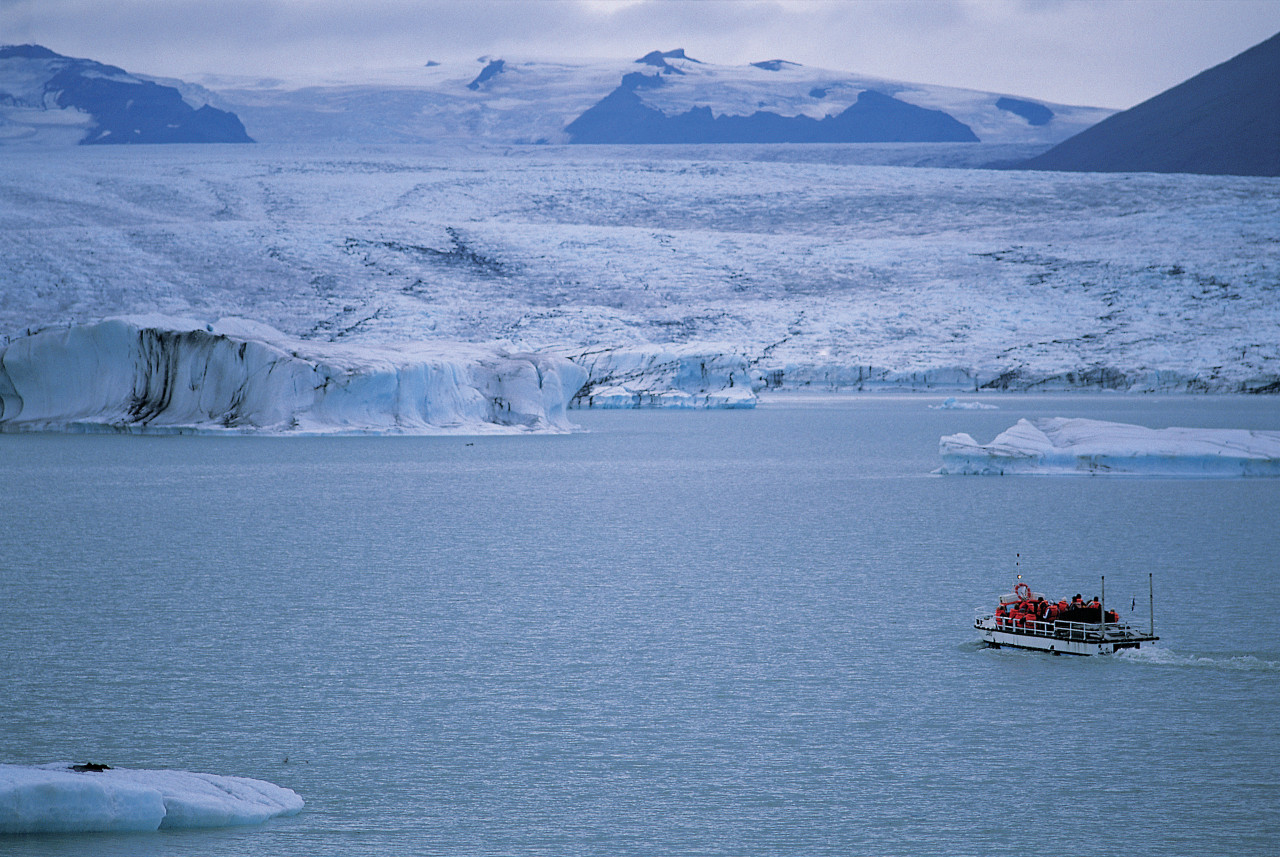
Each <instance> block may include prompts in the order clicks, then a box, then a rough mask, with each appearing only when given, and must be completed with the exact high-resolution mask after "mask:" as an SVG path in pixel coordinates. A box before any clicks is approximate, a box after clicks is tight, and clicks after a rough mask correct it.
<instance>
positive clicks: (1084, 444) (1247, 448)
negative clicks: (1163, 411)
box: [938, 417, 1280, 477]
mask: <svg viewBox="0 0 1280 857" xmlns="http://www.w3.org/2000/svg"><path fill="white" fill-rule="evenodd" d="M938 451H939V453H940V454H941V455H942V461H943V465H942V469H941V470H940V471H939V472H941V473H945V474H970V475H983V476H987V475H1004V474H1017V473H1026V474H1085V475H1091V474H1105V473H1113V474H1145V475H1152V476H1218V477H1222V476H1280V432H1272V431H1246V430H1243V429H1200V428H1166V429H1150V428H1146V427H1144V426H1136V425H1129V424H1127V423H1112V422H1104V421H1101V420H1086V419H1067V418H1063V417H1053V418H1047V419H1035V420H1018V422H1017V424H1016V425H1014V426H1013V427H1012V428H1009V429H1007V430H1006V431H1003V432H1001V433H1000V434H999V435H997V436H996V439H995V440H993V441H992V442H991V443H989V444H985V445H984V444H980V443H978V442H977V441H975V440H974V439H973V438H972V437H970V436H969V435H967V434H952V435H947V436H945V437H943V438H942V440H941V441H940V442H939V446H938Z"/></svg>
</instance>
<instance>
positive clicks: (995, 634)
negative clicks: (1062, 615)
mask: <svg viewBox="0 0 1280 857" xmlns="http://www.w3.org/2000/svg"><path fill="white" fill-rule="evenodd" d="M1010 624H1012V623H1010V622H1008V620H1005V621H1004V622H1003V623H1002V626H1008V625H1010ZM1035 624H1036V625H1038V626H1039V627H1038V628H1037V629H1036V630H1022V629H1016V628H1015V629H1012V630H1006V629H1005V627H1002V626H998V625H997V620H996V618H995V617H994V616H982V617H979V618H978V619H977V620H975V621H974V623H973V627H974V628H976V629H977V630H978V634H979V636H980V637H981V638H982V642H984V643H986V644H987V645H988V646H990V647H992V648H1000V647H1002V646H1007V647H1009V648H1013V649H1031V650H1033V651H1037V652H1050V653H1052V654H1055V655H1109V654H1112V653H1113V652H1116V651H1117V650H1119V649H1137V648H1141V646H1142V644H1143V643H1147V642H1151V641H1153V640H1158V639H1160V638H1159V637H1155V636H1152V635H1150V634H1142V633H1139V632H1136V631H1134V630H1133V629H1132V628H1130V627H1129V626H1127V625H1120V624H1118V623H1108V624H1107V625H1106V626H1105V629H1104V628H1103V627H1102V626H1098V625H1092V626H1081V625H1079V624H1077V623H1071V627H1061V628H1057V629H1055V628H1053V626H1052V625H1050V624H1048V623H1043V622H1038V623H1035Z"/></svg>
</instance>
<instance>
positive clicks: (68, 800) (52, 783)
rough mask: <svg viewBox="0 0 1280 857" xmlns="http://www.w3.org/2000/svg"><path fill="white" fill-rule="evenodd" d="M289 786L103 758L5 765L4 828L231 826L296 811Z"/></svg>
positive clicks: (0, 788)
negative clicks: (106, 762) (112, 763)
mask: <svg viewBox="0 0 1280 857" xmlns="http://www.w3.org/2000/svg"><path fill="white" fill-rule="evenodd" d="M302 806H303V801H302V798H300V797H298V795H297V793H295V792H294V791H292V790H291V789H286V788H282V787H281V786H277V785H273V784H272V783H268V782H265V781H263V780H252V779H248V778H247V777H225V776H219V775H216V774H197V773H192V772H190V771H148V770H140V769H128V768H108V767H106V766H103V765H76V766H72V765H71V764H69V763H66V762H57V763H54V764H50V765H35V766H28V765H0V833H105V832H120V831H140V830H158V829H160V828H184V827H188V828H190V827H233V826H239V825H246V824H260V823H261V822H263V821H266V820H267V819H269V818H274V817H276V816H281V815H295V814H296V813H298V812H299V811H300V810H301V809H302Z"/></svg>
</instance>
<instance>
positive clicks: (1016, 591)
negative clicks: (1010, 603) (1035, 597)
mask: <svg viewBox="0 0 1280 857" xmlns="http://www.w3.org/2000/svg"><path fill="white" fill-rule="evenodd" d="M1024 589H1025V590H1027V591H1026V594H1025V595H1024V594H1023V592H1022V590H1024ZM1013 594H1014V595H1016V596H1018V597H1019V598H1021V599H1023V600H1024V601H1025V600H1027V599H1029V598H1030V597H1031V587H1030V586H1027V585H1026V584H1025V583H1019V584H1017V585H1015V586H1014V587H1013Z"/></svg>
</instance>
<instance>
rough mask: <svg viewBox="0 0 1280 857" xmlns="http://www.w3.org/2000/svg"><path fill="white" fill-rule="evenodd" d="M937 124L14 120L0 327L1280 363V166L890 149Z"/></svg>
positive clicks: (852, 381)
mask: <svg viewBox="0 0 1280 857" xmlns="http://www.w3.org/2000/svg"><path fill="white" fill-rule="evenodd" d="M927 148H928V147H927V146H926V147H923V148H922V147H921V146H919V145H917V146H914V147H912V146H901V147H896V148H895V147H886V146H879V147H877V146H868V147H866V148H865V149H864V150H859V149H858V147H848V146H750V145H744V146H719V147H696V146H651V147H643V146H636V147H613V146H590V147H582V146H579V147H572V148H570V147H561V146H523V147H520V146H513V147H501V146H482V145H456V146H437V147H432V146H393V145H386V146H354V145H345V144H344V145H329V146H314V145H313V146H304V145H285V144H270V145H261V144H260V145H255V146H241V147H234V146H223V147H219V146H202V145H191V146H151V147H120V148H117V149H111V150H107V149H93V148H77V149H72V150H60V151H57V152H38V151H23V150H14V151H12V152H6V157H5V158H4V160H3V161H0V225H3V229H0V294H2V295H3V300H2V301H0V346H3V345H4V344H6V343H7V342H10V341H12V340H14V339H16V338H20V337H22V336H24V335H25V334H27V333H28V332H29V331H34V330H38V329H41V328H47V327H57V326H70V325H74V324H85V323H91V322H95V321H98V320H100V319H102V318H105V317H110V316H115V315H129V314H138V313H162V314H165V315H168V316H177V317H183V318H194V319H198V320H204V321H209V322H213V321H216V320H217V319H220V318H224V317H229V316H234V317H240V318H245V319H249V320H252V321H255V322H261V323H265V324H268V325H270V326H272V327H274V328H276V329H278V330H280V331H282V332H283V333H284V334H286V335H288V336H290V337H295V338H300V339H310V340H319V341H323V342H339V341H340V342H343V343H345V344H347V345H350V346H359V345H369V346H372V345H388V344H399V343H404V342H420V341H431V342H437V343H440V344H442V345H444V344H447V343H471V344H475V343H486V344H491V345H495V346H496V347H499V348H503V349H507V350H513V351H534V350H547V351H551V352H553V353H555V354H557V355H559V356H562V357H568V358H569V359H571V360H575V362H579V363H580V364H581V365H585V366H587V368H588V372H589V373H590V374H591V378H590V379H589V381H588V386H587V387H586V388H584V393H583V394H582V395H581V396H580V399H579V401H578V403H577V404H579V405H589V404H596V406H600V405H601V404H603V405H605V406H611V405H612V406H617V405H619V404H621V405H631V404H646V403H658V402H659V399H660V397H661V395H662V394H664V393H667V392H671V391H672V390H675V391H676V392H679V391H681V390H683V391H685V393H684V395H686V396H687V395H689V394H694V395H695V396H697V395H701V396H703V397H704V398H703V399H701V400H696V401H695V403H709V404H717V403H724V402H725V401H728V402H729V404H734V405H736V404H741V401H740V399H735V398H734V397H733V396H732V395H731V396H729V398H728V399H725V398H724V397H723V396H722V397H721V398H720V399H719V400H708V399H706V394H708V393H716V392H722V391H723V390H725V389H730V388H732V389H733V390H735V391H737V393H738V394H741V393H742V391H743V385H744V384H745V385H746V387H747V388H748V390H755V391H759V390H760V389H762V388H764V387H781V388H809V389H813V388H818V389H870V388H875V387H877V386H887V387H896V388H903V387H909V388H917V389H919V388H931V387H936V388H951V389H956V390H961V391H963V390H965V389H968V390H973V389H977V388H984V389H1003V388H1015V389H1064V388H1113V389H1138V390H1166V391H1180V390H1191V391H1217V392H1240V391H1259V390H1274V389H1276V385H1277V383H1280V323H1278V322H1280V303H1278V302H1277V289H1278V288H1280V180H1275V179H1258V178H1236V177H1209V176H1192V175H1155V174H1120V175H1098V174H1067V173H1033V172H1016V171H999V170H990V169H942V168H907V167H901V166H893V165H889V164H886V163H885V162H886V161H888V162H893V161H894V160H895V158H896V159H897V160H898V161H900V162H910V159H911V158H913V157H918V154H917V153H920V152H921V151H923V149H927ZM951 150H952V151H959V152H961V153H963V154H962V156H961V155H957V156H956V157H957V158H958V159H959V162H973V161H980V160H981V158H980V157H978V156H977V155H975V154H974V152H981V149H980V148H977V147H976V144H975V148H973V149H964V147H963V146H959V145H957V146H955V147H952V149H951ZM939 151H942V150H939ZM860 161H869V162H860ZM672 355H675V356H674V357H672ZM673 361H674V362H673ZM677 364H678V365H677ZM673 366H675V367H676V368H674V369H673V368H672V367H673ZM691 373H692V374H693V375H695V376H697V375H699V374H700V375H701V377H700V378H699V377H695V378H693V379H692V381H690V379H689V377H687V376H689V375H690V374H691ZM731 375H732V376H734V377H730V376H731ZM699 383H701V386H698V384H699ZM592 393H597V394H598V401H594V402H593V401H591V396H590V394H592ZM645 394H653V399H652V401H651V402H646V401H644V395H645ZM748 395H749V393H748Z"/></svg>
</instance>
